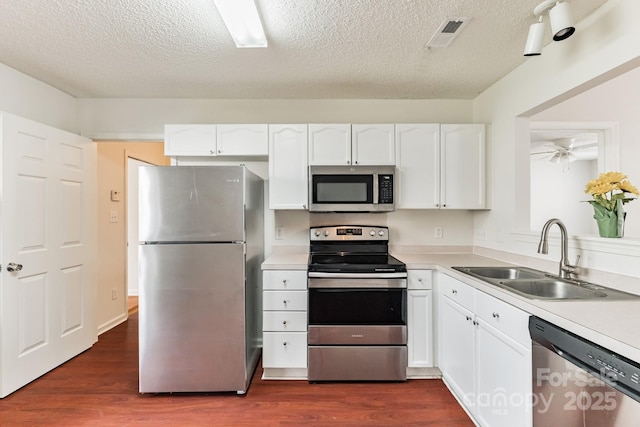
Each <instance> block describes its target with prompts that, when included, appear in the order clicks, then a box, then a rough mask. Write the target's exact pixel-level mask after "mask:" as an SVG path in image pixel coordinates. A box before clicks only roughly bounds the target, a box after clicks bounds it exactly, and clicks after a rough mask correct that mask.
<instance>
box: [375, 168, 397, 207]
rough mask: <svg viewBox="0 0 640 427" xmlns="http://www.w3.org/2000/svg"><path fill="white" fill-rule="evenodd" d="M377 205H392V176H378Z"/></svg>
mask: <svg viewBox="0 0 640 427" xmlns="http://www.w3.org/2000/svg"><path fill="white" fill-rule="evenodd" d="M378 203H379V204H385V205H386V204H393V175H378Z"/></svg>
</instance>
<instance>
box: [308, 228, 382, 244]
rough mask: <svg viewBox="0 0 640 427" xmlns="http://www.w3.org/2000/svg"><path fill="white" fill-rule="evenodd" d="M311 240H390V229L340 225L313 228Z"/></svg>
mask: <svg viewBox="0 0 640 427" xmlns="http://www.w3.org/2000/svg"><path fill="white" fill-rule="evenodd" d="M309 238H310V239H311V240H312V241H319V240H326V241H349V240H354V241H357V240H382V241H388V240H389V228H388V227H376V226H362V225H340V226H327V227H312V228H311V229H310V233H309Z"/></svg>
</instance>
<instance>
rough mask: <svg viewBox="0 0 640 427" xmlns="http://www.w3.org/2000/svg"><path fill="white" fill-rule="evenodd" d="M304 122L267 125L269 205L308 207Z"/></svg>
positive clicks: (285, 207)
mask: <svg viewBox="0 0 640 427" xmlns="http://www.w3.org/2000/svg"><path fill="white" fill-rule="evenodd" d="M307 169H308V168H307V125H303V124H297V125H269V208H270V209H307V200H308V197H307V194H308V191H309V190H308V189H309V187H308V185H307Z"/></svg>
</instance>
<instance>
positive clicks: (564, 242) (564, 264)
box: [538, 218, 580, 279]
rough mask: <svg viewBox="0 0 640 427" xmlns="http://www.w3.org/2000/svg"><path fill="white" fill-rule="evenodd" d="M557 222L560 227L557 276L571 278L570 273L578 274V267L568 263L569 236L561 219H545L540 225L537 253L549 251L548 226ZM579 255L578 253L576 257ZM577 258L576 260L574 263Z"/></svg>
mask: <svg viewBox="0 0 640 427" xmlns="http://www.w3.org/2000/svg"><path fill="white" fill-rule="evenodd" d="M553 224H557V225H558V227H559V228H560V269H559V276H560V277H561V278H563V279H571V275H572V274H578V270H579V269H578V267H577V266H575V265H570V264H569V260H568V259H567V254H568V252H569V238H568V237H567V228H566V227H565V226H564V224H563V223H562V221H560V220H559V219H558V218H551V219H550V220H549V221H547V222H546V223H545V224H544V226H543V227H542V233H541V234H540V243H539V244H538V253H539V254H547V253H549V244H548V234H549V228H550V227H551V226H552V225H553ZM579 257H580V256H579V255H578V259H580V258H579ZM577 263H578V260H576V264H577Z"/></svg>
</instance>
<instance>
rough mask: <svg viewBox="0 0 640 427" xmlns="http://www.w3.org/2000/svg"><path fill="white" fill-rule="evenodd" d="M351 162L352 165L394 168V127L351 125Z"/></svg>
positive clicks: (387, 125)
mask: <svg viewBox="0 0 640 427" xmlns="http://www.w3.org/2000/svg"><path fill="white" fill-rule="evenodd" d="M351 161H352V164H354V165H390V166H394V165H395V164H396V150H395V133H394V125H392V124H386V125H384V124H383V125H378V124H375V125H351Z"/></svg>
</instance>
